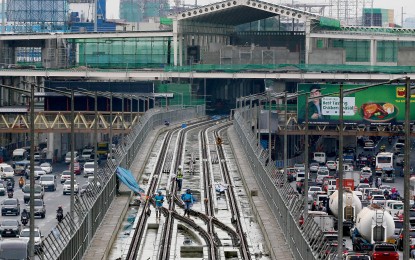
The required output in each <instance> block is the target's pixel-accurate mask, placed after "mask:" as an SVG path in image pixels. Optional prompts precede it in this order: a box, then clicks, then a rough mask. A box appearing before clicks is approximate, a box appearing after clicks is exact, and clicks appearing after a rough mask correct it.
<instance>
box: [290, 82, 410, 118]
mask: <svg viewBox="0 0 415 260" xmlns="http://www.w3.org/2000/svg"><path fill="white" fill-rule="evenodd" d="M363 86H365V85H351V84H350V85H343V90H349V89H354V88H358V87H363ZM298 91H299V92H302V93H310V94H309V98H312V97H315V99H313V100H310V101H309V102H308V118H309V123H310V124H329V123H337V122H338V120H339V112H340V111H339V108H340V106H339V103H340V98H339V95H338V93H339V84H316V83H313V84H311V83H309V84H298ZM327 94H332V95H329V96H324V95H327ZM322 95H323V96H324V97H321V98H318V96H322ZM410 100H411V114H410V120H414V119H415V107H414V102H415V95H414V94H412V95H411V98H410ZM343 111H344V114H343V119H344V122H345V123H358V124H361V123H364V124H399V123H402V122H403V121H404V120H405V85H404V84H396V85H381V86H376V87H370V88H368V89H365V90H361V91H359V92H352V93H350V94H345V95H344V98H343ZM305 114H306V95H300V96H298V100H297V115H298V122H299V123H303V122H304V121H305Z"/></svg>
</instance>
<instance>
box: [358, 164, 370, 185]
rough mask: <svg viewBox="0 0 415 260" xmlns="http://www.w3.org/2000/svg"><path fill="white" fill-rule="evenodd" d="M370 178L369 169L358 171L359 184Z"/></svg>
mask: <svg viewBox="0 0 415 260" xmlns="http://www.w3.org/2000/svg"><path fill="white" fill-rule="evenodd" d="M371 176H372V169H371V168H370V167H367V166H366V167H363V168H362V170H361V171H360V182H363V181H364V180H365V179H367V180H368V181H369V180H370V177H371Z"/></svg>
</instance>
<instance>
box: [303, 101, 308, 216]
mask: <svg viewBox="0 0 415 260" xmlns="http://www.w3.org/2000/svg"><path fill="white" fill-rule="evenodd" d="M308 99H309V93H306V94H305V100H306V101H305V104H306V106H305V130H304V132H305V133H304V167H305V173H304V184H303V185H304V219H306V217H307V216H308V178H309V172H308V168H309V166H308V154H309V150H308V149H309V147H308V142H309V141H308V124H309V119H308V110H309V107H308V101H309V100H308Z"/></svg>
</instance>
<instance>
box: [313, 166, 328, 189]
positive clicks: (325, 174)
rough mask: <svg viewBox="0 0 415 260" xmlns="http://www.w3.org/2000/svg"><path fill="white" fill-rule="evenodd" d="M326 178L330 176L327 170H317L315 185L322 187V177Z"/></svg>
mask: <svg viewBox="0 0 415 260" xmlns="http://www.w3.org/2000/svg"><path fill="white" fill-rule="evenodd" d="M328 176H330V173H329V170H328V169H327V167H325V169H324V168H322V167H320V168H319V169H318V172H317V178H316V182H317V184H321V185H322V184H323V179H324V177H328Z"/></svg>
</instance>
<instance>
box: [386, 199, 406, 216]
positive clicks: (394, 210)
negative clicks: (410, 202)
mask: <svg viewBox="0 0 415 260" xmlns="http://www.w3.org/2000/svg"><path fill="white" fill-rule="evenodd" d="M385 210H386V211H387V212H389V214H391V215H392V216H397V215H400V214H401V213H403V202H402V201H399V200H387V201H386V202H385Z"/></svg>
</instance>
